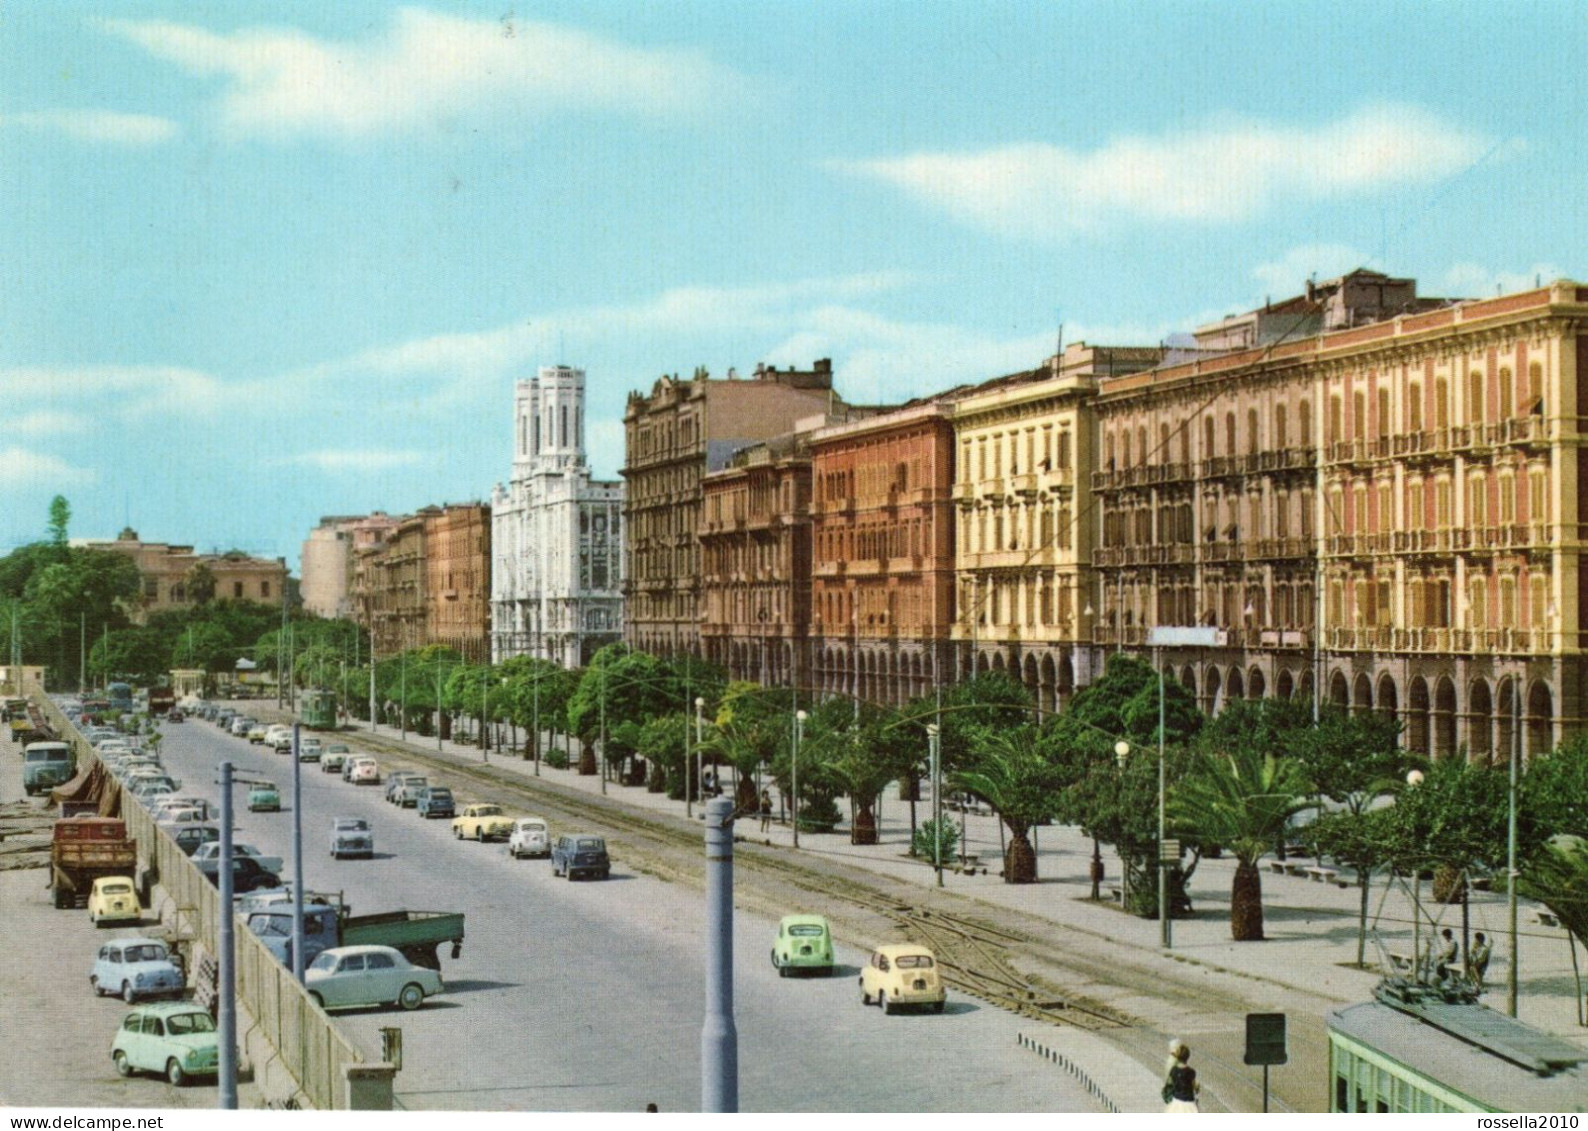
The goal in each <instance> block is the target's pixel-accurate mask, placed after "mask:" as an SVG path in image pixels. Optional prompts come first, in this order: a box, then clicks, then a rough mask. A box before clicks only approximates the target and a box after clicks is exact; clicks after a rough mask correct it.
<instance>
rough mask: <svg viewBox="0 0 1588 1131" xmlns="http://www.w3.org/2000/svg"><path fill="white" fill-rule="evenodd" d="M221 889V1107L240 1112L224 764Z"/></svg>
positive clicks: (226, 766)
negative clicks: (238, 1102) (238, 1109)
mask: <svg viewBox="0 0 1588 1131" xmlns="http://www.w3.org/2000/svg"><path fill="white" fill-rule="evenodd" d="M215 878H216V881H217V886H218V887H219V888H220V899H219V900H218V903H219V906H218V907H217V908H216V912H217V914H219V916H220V920H221V921H220V922H219V923H218V924H217V925H216V926H217V932H216V933H217V945H218V946H219V948H220V955H219V965H220V973H219V976H218V980H219V983H220V984H219V985H218V986H217V987H216V988H217V990H218V991H219V993H220V1010H219V1016H218V1017H217V1018H216V1026H217V1028H218V1029H219V1033H218V1034H217V1036H218V1043H219V1046H220V1047H219V1049H218V1050H217V1051H218V1053H219V1068H220V1107H221V1110H223V1111H236V1110H237V969H236V963H237V955H236V942H235V940H234V939H233V937H232V930H233V926H234V924H235V922H236V920H237V911H236V909H235V908H234V907H233V906H232V879H233V877H232V764H231V763H230V762H222V763H221V859H220V865H219V870H218V873H217V875H216V877H215Z"/></svg>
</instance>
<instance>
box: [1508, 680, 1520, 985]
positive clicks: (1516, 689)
mask: <svg viewBox="0 0 1588 1131" xmlns="http://www.w3.org/2000/svg"><path fill="white" fill-rule="evenodd" d="M1511 717H1512V718H1513V719H1514V720H1515V722H1514V723H1513V724H1512V726H1511V730H1512V732H1513V733H1512V735H1511V781H1510V785H1509V787H1508V789H1507V792H1506V816H1505V918H1506V929H1507V930H1508V931H1509V933H1510V938H1511V961H1510V962H1509V963H1508V964H1507V966H1506V972H1505V1012H1506V1013H1508V1014H1510V1015H1511V1016H1512V1017H1515V1016H1516V990H1517V967H1518V966H1520V965H1521V962H1520V961H1519V959H1520V955H1519V954H1518V953H1517V943H1518V941H1519V937H1518V935H1517V930H1516V878H1517V870H1516V780H1517V776H1518V774H1519V772H1520V768H1521V761H1522V688H1521V680H1520V679H1517V678H1514V677H1513V678H1512V680H1511Z"/></svg>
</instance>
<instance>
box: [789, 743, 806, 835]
mask: <svg viewBox="0 0 1588 1131" xmlns="http://www.w3.org/2000/svg"><path fill="white" fill-rule="evenodd" d="M808 717H809V716H807V715H806V714H805V712H804V711H795V712H794V757H793V758H792V759H790V763H789V764H790V771H789V793H790V794H792V795H793V798H794V847H795V848H798V847H799V846H800V740H801V739H802V738H804V737H805V720H806V718H808Z"/></svg>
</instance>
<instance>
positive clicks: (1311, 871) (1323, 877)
mask: <svg viewBox="0 0 1588 1131" xmlns="http://www.w3.org/2000/svg"><path fill="white" fill-rule="evenodd" d="M1336 875H1338V873H1337V872H1335V870H1334V869H1333V868H1320V867H1317V866H1316V865H1315V866H1313V867H1311V868H1308V869H1307V877H1308V878H1309V879H1310V880H1312V882H1313V883H1317V884H1326V883H1329V882H1330V881H1332V880H1333V879H1334V877H1335V876H1336Z"/></svg>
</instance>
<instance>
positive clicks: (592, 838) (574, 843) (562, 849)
mask: <svg viewBox="0 0 1588 1131" xmlns="http://www.w3.org/2000/svg"><path fill="white" fill-rule="evenodd" d="M551 874H552V875H554V876H567V877H568V878H569V879H570V880H576V879H578V878H579V877H580V876H594V877H596V879H598V880H604V879H606V878H607V877H608V876H609V875H611V874H612V861H611V860H610V859H609V858H608V856H607V842H606V841H605V840H603V839H602V838H601V837H598V836H596V835H595V834H594V833H565V834H563V835H562V836H560V837H558V838H557V842H556V843H555V844H553V845H552V847H551Z"/></svg>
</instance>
